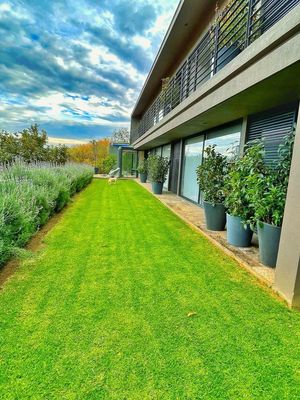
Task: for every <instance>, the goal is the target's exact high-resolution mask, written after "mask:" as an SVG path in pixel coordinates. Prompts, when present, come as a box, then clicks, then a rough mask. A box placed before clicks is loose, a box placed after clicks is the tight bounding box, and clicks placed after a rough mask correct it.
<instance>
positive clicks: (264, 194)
mask: <svg viewBox="0 0 300 400" xmlns="http://www.w3.org/2000/svg"><path fill="white" fill-rule="evenodd" d="M294 139H295V135H294V132H293V133H291V134H290V135H289V136H287V138H286V139H285V141H284V143H283V144H282V145H281V146H280V147H279V159H278V161H277V162H276V166H273V167H271V168H266V170H265V173H264V174H257V175H256V176H255V179H251V182H248V184H247V187H248V192H249V197H251V198H252V208H253V210H254V222H256V223H257V233H258V241H259V254H260V260H261V262H262V263H263V264H264V265H267V266H269V267H272V268H274V267H276V262H277V255H278V249H279V242H280V235H281V226H282V221H283V215H284V207H285V200H286V195H287V188H288V181H289V174H290V168H291V160H292V153H293V145H294Z"/></svg>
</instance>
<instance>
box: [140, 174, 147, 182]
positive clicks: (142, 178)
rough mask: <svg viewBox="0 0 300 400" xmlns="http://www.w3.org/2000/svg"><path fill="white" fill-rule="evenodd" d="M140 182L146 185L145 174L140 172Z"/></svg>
mask: <svg viewBox="0 0 300 400" xmlns="http://www.w3.org/2000/svg"><path fill="white" fill-rule="evenodd" d="M140 181H141V183H146V182H147V174H145V173H143V172H140Z"/></svg>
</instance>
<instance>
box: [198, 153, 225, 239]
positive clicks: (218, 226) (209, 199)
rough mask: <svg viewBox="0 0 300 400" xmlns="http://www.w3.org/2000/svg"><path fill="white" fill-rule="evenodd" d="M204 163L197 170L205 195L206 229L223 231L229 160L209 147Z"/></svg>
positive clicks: (199, 182)
mask: <svg viewBox="0 0 300 400" xmlns="http://www.w3.org/2000/svg"><path fill="white" fill-rule="evenodd" d="M204 154H205V155H204V162H203V164H201V165H199V167H198V168H197V171H196V172H197V181H198V184H199V186H200V189H201V190H202V191H203V193H204V202H203V205H204V213H205V220H206V227H207V229H209V230H211V231H223V230H224V229H225V225H226V211H225V206H224V200H225V195H224V177H225V174H226V168H227V158H226V157H225V156H223V155H222V154H220V153H218V152H217V151H216V150H215V145H214V146H208V147H207V148H206V149H205V150H204Z"/></svg>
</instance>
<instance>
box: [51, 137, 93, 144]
mask: <svg viewBox="0 0 300 400" xmlns="http://www.w3.org/2000/svg"><path fill="white" fill-rule="evenodd" d="M48 143H49V144H51V145H58V144H65V145H66V146H75V145H77V144H86V143H88V141H87V140H78V139H63V138H57V137H51V136H50V137H48Z"/></svg>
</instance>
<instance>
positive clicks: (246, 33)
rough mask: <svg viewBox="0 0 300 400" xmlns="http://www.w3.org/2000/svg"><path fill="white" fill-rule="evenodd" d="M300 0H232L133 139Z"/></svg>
mask: <svg viewBox="0 0 300 400" xmlns="http://www.w3.org/2000/svg"><path fill="white" fill-rule="evenodd" d="M299 3H300V0H232V1H230V2H229V3H228V4H227V6H226V7H225V9H224V10H222V12H221V13H220V14H219V15H218V16H217V17H216V21H214V23H212V25H211V27H210V29H209V30H208V31H207V32H206V33H205V34H204V36H203V37H202V39H201V41H200V42H199V44H198V45H197V47H196V48H195V49H194V50H193V52H192V53H191V54H190V55H189V56H188V58H187V59H186V60H185V61H184V62H183V64H182V66H181V67H180V68H179V70H178V71H177V72H176V73H175V75H174V76H173V77H172V78H171V79H167V80H165V83H164V85H163V88H162V91H161V92H160V94H159V95H158V97H157V98H156V99H155V101H154V102H153V103H152V104H151V106H150V107H149V108H148V110H147V111H146V112H145V113H144V114H143V116H142V118H141V119H140V121H139V124H138V126H137V128H135V129H134V130H132V131H131V142H132V143H133V142H134V141H136V140H137V139H138V138H139V137H141V136H142V135H143V134H144V133H145V132H147V131H148V130H149V129H150V128H152V127H153V126H154V125H156V124H157V123H158V122H159V121H161V120H162V119H163V118H164V117H165V116H166V115H167V114H168V113H169V112H171V111H172V110H173V109H174V108H175V107H177V106H178V105H179V104H180V103H181V102H182V101H184V100H185V99H186V98H187V97H189V96H190V95H191V93H193V92H194V91H195V90H196V89H198V88H199V87H200V86H201V85H203V84H204V83H205V82H206V81H208V80H209V79H210V78H211V77H212V76H214V75H215V74H216V73H218V71H220V70H221V69H222V68H223V67H225V65H226V64H228V63H229V62H230V61H231V60H233V59H234V58H235V57H236V56H238V54H240V53H241V52H242V51H243V50H244V49H245V48H246V47H247V46H249V45H250V44H251V43H252V42H254V41H255V40H256V39H257V38H258V37H260V36H261V35H262V34H263V33H264V32H266V31H267V30H268V29H269V28H270V27H271V26H273V25H274V24H275V23H276V22H277V21H278V20H279V19H281V18H282V17H283V16H284V15H286V14H287V13H288V12H289V11H290V10H291V9H292V8H294V7H295V6H296V5H297V4H299Z"/></svg>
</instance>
